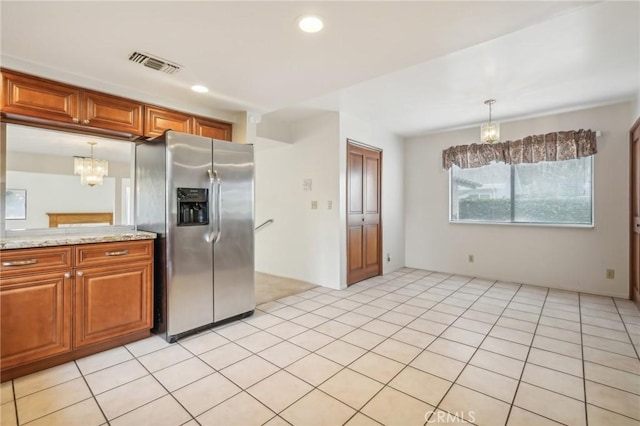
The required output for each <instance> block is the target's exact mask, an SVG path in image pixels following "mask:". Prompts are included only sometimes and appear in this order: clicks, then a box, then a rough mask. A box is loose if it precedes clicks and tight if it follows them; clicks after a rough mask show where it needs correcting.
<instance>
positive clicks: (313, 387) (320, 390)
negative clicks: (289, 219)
mask: <svg viewBox="0 0 640 426" xmlns="http://www.w3.org/2000/svg"><path fill="white" fill-rule="evenodd" d="M414 281H417V279H416V280H414ZM414 281H412V282H414ZM443 281H444V280H443ZM409 284H410V283H407V284H405V285H404V286H402V287H400V288H403V287H405V286H406V285H409ZM374 287H375V286H374ZM389 293H391V292H388V293H387V294H389ZM384 296H386V294H385V295H384ZM384 296H380V297H378V298H377V299H380V298H382V297H384ZM377 299H374V300H377ZM372 301H373V300H372ZM334 303H337V302H334ZM363 305H364V304H363ZM325 306H330V305H325ZM317 309H321V308H317ZM390 311H391V310H387V312H390ZM348 312H352V311H351V310H350V311H347V313H348ZM381 315H383V314H381ZM365 316H366V315H365ZM374 319H376V318H371V319H370V320H369V321H367V322H366V323H363V324H362V325H360V326H359V327H354V326H352V325H350V324H345V323H342V324H345V325H349V326H351V327H354V330H351V331H349V332H348V333H345V334H344V335H342V336H340V337H338V338H335V337H333V336H329V337H331V338H333V339H334V341H336V340H341V338H342V337H344V336H345V335H347V334H349V333H351V332H353V331H355V330H358V329H361V327H362V326H363V325H366V324H368V323H370V322H371V321H373V320H374ZM285 321H291V320H285ZM396 325H397V324H396ZM309 330H311V329H309ZM265 331H266V330H265ZM364 331H367V330H364ZM318 333H321V332H318ZM299 334H302V333H299ZM322 334H324V333H322ZM374 334H375V333H374ZM378 336H379V335H378ZM293 337H295V336H292V337H291V338H293ZM380 337H385V339H384V340H387V339H388V338H389V337H386V336H380ZM384 340H383V341H384ZM285 341H288V339H286V340H285ZM334 341H333V342H334ZM341 341H342V340H341ZM333 342H330V343H327V344H326V345H323V346H321V347H319V348H318V349H316V350H315V351H310V354H311V353H313V354H315V355H316V356H320V357H322V358H325V359H327V360H329V361H331V362H333V363H336V364H337V365H339V366H340V367H341V368H340V369H339V370H338V371H336V372H335V373H334V374H332V375H331V376H329V377H327V378H326V379H325V380H323V381H322V382H321V383H319V384H318V385H314V384H312V383H309V382H307V381H306V380H304V379H302V378H300V377H298V376H296V375H294V374H292V373H289V372H288V371H287V370H286V367H288V366H289V365H291V364H294V363H295V362H297V361H294V362H292V363H290V364H288V365H287V366H286V367H284V368H280V367H279V366H278V367H279V370H278V371H276V372H274V373H273V374H271V375H269V376H267V377H264V378H262V379H260V380H259V381H258V382H256V383H254V384H252V385H251V386H249V387H252V386H255V385H256V384H258V383H260V382H262V381H264V380H266V379H268V378H269V377H271V376H273V375H275V374H276V373H277V372H279V371H285V372H286V373H287V374H292V375H293V376H294V377H295V378H296V379H298V380H302V381H303V382H305V383H307V384H309V385H311V386H312V388H311V390H309V391H308V392H306V393H304V394H303V395H302V396H300V397H299V398H297V399H296V400H294V401H293V402H291V403H290V404H289V405H287V406H286V407H284V408H283V409H282V410H280V411H278V412H277V413H276V416H279V417H281V418H282V416H280V414H281V413H283V412H284V411H286V410H287V409H288V408H289V407H291V406H293V405H294V404H296V403H297V402H298V401H300V400H301V399H303V398H304V397H305V396H307V395H308V394H310V393H311V392H313V391H314V390H317V391H318V392H321V393H323V394H325V395H326V396H327V397H329V398H331V399H335V400H336V401H338V402H340V403H342V404H344V405H345V406H347V407H349V408H350V409H354V408H353V407H351V406H349V405H348V404H345V403H344V402H342V401H339V400H337V399H336V398H335V397H334V396H332V395H330V394H328V393H326V392H325V391H323V390H322V389H320V386H321V385H322V384H324V383H325V382H327V381H329V380H331V378H333V377H334V376H336V375H338V374H339V373H341V372H342V371H344V370H346V369H349V370H350V371H354V370H352V369H351V368H349V365H351V364H353V363H354V362H356V361H357V360H358V359H360V358H362V357H363V356H365V355H366V354H368V353H370V352H371V349H369V350H367V349H365V348H362V347H360V346H357V345H354V346H356V347H358V348H361V349H365V352H364V353H363V354H361V355H360V356H358V357H357V358H355V359H354V360H353V361H351V362H349V364H347V365H342V364H340V363H338V362H336V361H334V360H331V359H329V358H326V357H324V356H323V355H322V354H318V353H317V351H318V350H319V349H322V348H323V347H325V346H328V345H330V344H331V343H333ZM342 342H344V341H342ZM289 343H291V344H294V345H295V343H292V342H289ZM344 343H349V342H344ZM380 343H382V342H380ZM349 344H350V343H349ZM273 346H275V345H273ZM296 346H297V345H296ZM376 346H378V345H375V346H374V348H375V347H376ZM266 349H268V348H266ZM266 349H265V350H266ZM303 349H305V350H306V348H303ZM372 349H373V348H372ZM374 353H375V352H374ZM254 355H256V356H258V357H260V358H262V357H261V356H260V355H259V354H258V353H254ZM376 355H379V354H376ZM306 356H308V355H306ZM380 356H382V355H380ZM416 356H417V355H416ZM385 358H386V357H385ZM262 359H264V358H262ZM387 359H390V358H387ZM265 361H267V362H269V361H268V360H265ZM392 361H395V360H392ZM395 362H397V361H395ZM225 368H226V367H225ZM401 371H402V370H401ZM355 373H357V374H362V373H359V372H357V371H355ZM220 374H222V373H220ZM363 376H364V377H367V378H369V379H372V380H374V381H376V382H378V381H377V380H376V379H373V378H371V377H369V376H367V375H364V374H363ZM224 377H225V378H226V376H224ZM227 379H228V380H230V381H231V382H232V383H234V384H235V385H236V386H237V384H236V383H235V382H233V381H232V380H231V379H229V378H227ZM378 383H380V382H378ZM382 385H383V387H382V388H381V390H382V389H383V388H384V387H385V386H386V384H384V383H382ZM239 387H240V386H239ZM240 388H241V387H240ZM241 389H242V388H241ZM243 391H245V392H246V393H248V394H249V395H250V396H251V397H253V398H254V399H256V400H257V401H258V402H259V403H260V404H262V405H264V404H263V403H262V402H261V401H260V400H258V399H257V398H255V397H254V396H253V395H252V394H250V393H249V392H247V391H246V390H244V389H243ZM376 394H377V393H376ZM376 394H374V396H373V397H375V395H376ZM373 397H372V398H373ZM372 398H371V399H372ZM369 401H370V400H367V402H365V404H363V407H364V405H366V404H367V403H368V402H369ZM218 405H219V404H218ZM216 406H217V405H216ZM213 408H214V407H211V408H210V409H209V410H211V409H213ZM267 408H268V409H269V410H271V409H270V408H269V407H267ZM209 410H207V411H209ZM354 410H355V413H354V414H353V415H352V416H351V417H350V418H349V419H347V422H348V421H349V420H350V419H351V418H352V417H353V416H355V415H356V414H358V413H360V410H359V409H354ZM271 411H272V412H274V411H273V410H271ZM205 412H206V411H205ZM203 414H204V413H203ZM361 414H362V415H365V416H366V414H364V413H361ZM366 417H369V416H366ZM270 420H271V419H270ZM270 420H268V421H270ZM268 421H267V422H268ZM285 421H286V420H285Z"/></svg>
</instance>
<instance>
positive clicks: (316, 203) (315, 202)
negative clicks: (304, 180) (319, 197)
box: [311, 201, 318, 210]
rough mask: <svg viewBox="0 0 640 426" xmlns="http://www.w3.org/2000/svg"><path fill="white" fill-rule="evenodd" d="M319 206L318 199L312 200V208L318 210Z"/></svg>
mask: <svg viewBox="0 0 640 426" xmlns="http://www.w3.org/2000/svg"><path fill="white" fill-rule="evenodd" d="M317 208H318V202H317V201H312V202H311V209H313V210H316V209H317Z"/></svg>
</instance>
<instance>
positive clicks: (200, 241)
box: [166, 132, 213, 336]
mask: <svg viewBox="0 0 640 426" xmlns="http://www.w3.org/2000/svg"><path fill="white" fill-rule="evenodd" d="M166 139H167V142H166V143H167V151H166V155H167V205H166V212H167V228H168V231H169V232H168V233H167V247H166V250H167V261H168V264H167V336H175V335H177V334H180V333H183V332H185V331H189V330H192V329H195V328H198V327H202V326H204V325H207V324H211V323H212V322H213V270H212V267H211V262H212V259H213V247H212V245H211V243H210V242H209V241H208V239H209V233H210V231H211V228H210V227H211V224H208V225H200V226H178V224H177V220H178V198H177V191H178V188H206V189H207V194H208V195H209V185H210V180H209V174H208V170H210V169H211V168H212V164H211V158H212V151H211V149H212V146H211V139H208V138H203V137H200V136H193V135H186V134H182V133H175V132H167V133H166ZM207 198H210V197H209V196H208V197H207Z"/></svg>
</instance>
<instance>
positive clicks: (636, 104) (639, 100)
mask: <svg viewBox="0 0 640 426" xmlns="http://www.w3.org/2000/svg"><path fill="white" fill-rule="evenodd" d="M632 111H633V113H632V115H631V125H633V124H635V122H636V120H638V119H640V94H639V95H638V96H637V97H636V99H635V100H634V101H633V107H632Z"/></svg>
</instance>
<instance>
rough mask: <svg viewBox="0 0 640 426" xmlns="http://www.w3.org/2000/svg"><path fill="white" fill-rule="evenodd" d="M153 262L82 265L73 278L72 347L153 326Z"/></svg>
mask: <svg viewBox="0 0 640 426" xmlns="http://www.w3.org/2000/svg"><path fill="white" fill-rule="evenodd" d="M152 280H153V278H152V263H151V262H140V263H129V264H127V263H125V264H120V265H117V266H105V267H95V268H81V269H78V270H76V276H75V281H74V296H75V300H74V337H73V341H74V347H76V348H77V347H81V346H85V345H90V344H93V343H97V342H101V341H105V340H109V339H112V338H114V337H118V336H122V335H125V334H128V333H132V332H134V331H139V330H144V329H150V328H151V326H152V282H153V281H152Z"/></svg>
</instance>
